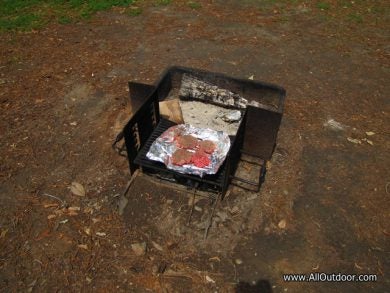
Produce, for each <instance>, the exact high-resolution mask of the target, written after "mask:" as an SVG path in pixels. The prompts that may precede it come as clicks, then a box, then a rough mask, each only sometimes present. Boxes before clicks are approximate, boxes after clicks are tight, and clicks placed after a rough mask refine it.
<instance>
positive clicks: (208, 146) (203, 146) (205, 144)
mask: <svg viewBox="0 0 390 293" xmlns="http://www.w3.org/2000/svg"><path fill="white" fill-rule="evenodd" d="M215 147H216V146H215V143H214V142H212V141H211V140H203V141H201V142H199V150H200V151H203V152H205V153H207V154H212V153H213V152H214V150H215Z"/></svg>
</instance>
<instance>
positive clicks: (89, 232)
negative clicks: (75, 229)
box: [84, 227, 91, 235]
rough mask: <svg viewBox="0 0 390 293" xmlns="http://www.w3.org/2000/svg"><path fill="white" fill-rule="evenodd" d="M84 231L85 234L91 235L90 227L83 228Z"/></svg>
mask: <svg viewBox="0 0 390 293" xmlns="http://www.w3.org/2000/svg"><path fill="white" fill-rule="evenodd" d="M84 232H85V234H87V235H91V229H90V228H88V227H87V228H84Z"/></svg>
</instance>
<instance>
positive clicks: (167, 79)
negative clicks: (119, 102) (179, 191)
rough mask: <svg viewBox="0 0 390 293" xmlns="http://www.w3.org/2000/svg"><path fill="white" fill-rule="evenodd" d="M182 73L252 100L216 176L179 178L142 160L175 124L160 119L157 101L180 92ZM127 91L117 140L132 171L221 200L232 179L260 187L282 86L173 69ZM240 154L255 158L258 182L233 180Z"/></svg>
mask: <svg viewBox="0 0 390 293" xmlns="http://www.w3.org/2000/svg"><path fill="white" fill-rule="evenodd" d="M183 75H190V76H193V77H195V78H196V79H198V80H201V81H204V82H206V83H208V84H212V85H215V86H216V87H218V88H221V89H225V90H228V91H230V92H232V93H234V94H237V95H239V96H241V97H244V98H245V99H247V100H248V101H251V103H249V104H248V105H247V106H246V107H245V108H244V109H243V118H242V121H241V124H240V126H239V128H238V131H237V134H236V135H234V136H230V140H231V147H230V150H229V152H228V154H227V157H226V159H225V162H224V164H223V165H222V166H221V167H220V169H219V171H218V173H217V174H215V175H206V176H203V177H200V176H196V175H188V174H181V173H178V172H176V171H172V170H170V169H167V168H166V167H165V165H164V164H163V163H160V162H155V161H152V160H149V159H148V158H147V157H146V154H147V152H148V150H149V148H150V146H151V144H152V143H153V141H154V140H155V139H156V138H157V137H159V136H160V135H161V134H162V133H163V132H164V131H165V130H166V129H168V128H169V127H171V126H173V125H175V123H174V122H172V121H170V120H167V119H165V118H163V117H161V115H160V108H159V102H161V101H164V100H165V99H166V98H167V97H168V95H169V93H170V91H171V90H177V89H179V88H180V86H181V82H182V80H183ZM129 89H130V97H131V104H132V111H133V116H132V117H131V119H130V120H129V122H128V123H127V124H126V126H125V127H124V129H123V132H122V134H121V135H119V136H118V137H117V140H116V142H118V141H119V140H120V139H121V138H123V137H124V139H125V146H126V151H127V158H128V161H129V167H130V172H131V173H134V171H135V170H137V169H139V168H142V171H143V172H147V173H151V174H157V175H158V176H160V177H162V178H167V179H171V180H175V181H176V182H178V183H183V184H187V185H188V184H189V185H193V186H195V187H196V188H201V189H207V190H211V191H215V192H216V193H218V194H221V195H222V197H223V195H224V194H225V193H226V191H227V188H228V186H229V183H230V182H232V180H233V181H234V180H237V181H241V182H244V183H246V184H250V185H255V186H257V187H258V188H259V185H260V183H261V177H262V176H263V175H264V172H265V162H266V161H267V160H269V159H270V158H271V156H272V153H273V150H274V147H275V144H276V138H277V133H278V130H279V126H280V122H281V119H282V115H283V106H284V99H285V94H286V92H285V90H284V89H283V88H281V87H279V86H276V85H272V84H268V83H263V82H257V81H252V80H246V79H245V80H244V79H235V78H231V77H228V76H226V75H223V74H219V73H213V72H207V71H203V70H197V69H191V68H184V67H176V66H175V67H170V68H168V69H167V70H166V71H165V72H164V73H163V74H162V76H161V78H160V80H159V81H157V82H156V83H155V84H154V85H146V84H141V83H136V82H129ZM116 142H115V143H114V147H116ZM242 154H245V155H246V156H250V157H253V158H255V159H257V161H258V162H259V164H260V165H261V169H260V170H261V171H260V175H259V181H258V182H251V181H247V180H244V179H242V178H238V177H235V175H234V174H235V171H236V168H237V164H238V163H239V161H240V158H241V156H242Z"/></svg>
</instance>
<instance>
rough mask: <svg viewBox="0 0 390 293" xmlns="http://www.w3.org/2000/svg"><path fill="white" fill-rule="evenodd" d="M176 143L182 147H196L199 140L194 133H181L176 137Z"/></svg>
mask: <svg viewBox="0 0 390 293" xmlns="http://www.w3.org/2000/svg"><path fill="white" fill-rule="evenodd" d="M176 145H177V146H178V147H179V148H181V149H196V148H197V147H198V140H197V139H196V137H193V136H192V135H181V136H178V137H176Z"/></svg>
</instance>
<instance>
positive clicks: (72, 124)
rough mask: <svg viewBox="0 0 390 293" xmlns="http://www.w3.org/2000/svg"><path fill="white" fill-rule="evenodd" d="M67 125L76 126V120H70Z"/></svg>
mask: <svg viewBox="0 0 390 293" xmlns="http://www.w3.org/2000/svg"><path fill="white" fill-rule="evenodd" d="M69 125H71V126H76V125H77V122H76V121H73V122H70V123H69Z"/></svg>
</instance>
